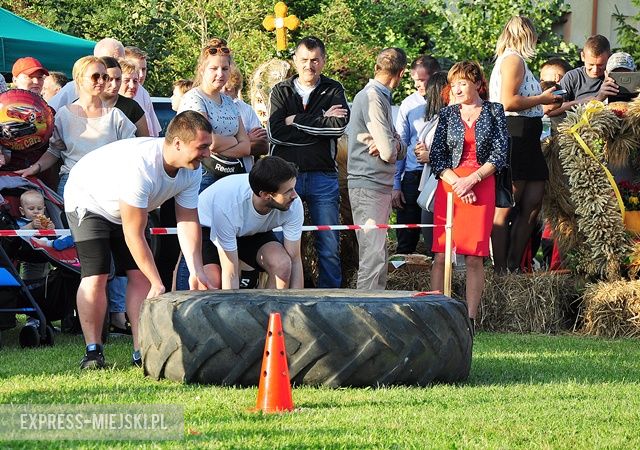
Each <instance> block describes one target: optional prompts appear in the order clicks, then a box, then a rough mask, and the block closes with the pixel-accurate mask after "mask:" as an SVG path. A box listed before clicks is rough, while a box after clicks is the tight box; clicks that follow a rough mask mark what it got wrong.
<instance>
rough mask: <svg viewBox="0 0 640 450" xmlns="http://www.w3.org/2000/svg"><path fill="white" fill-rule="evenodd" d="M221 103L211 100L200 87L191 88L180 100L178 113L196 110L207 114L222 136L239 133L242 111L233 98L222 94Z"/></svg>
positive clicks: (216, 131)
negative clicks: (239, 120)
mask: <svg viewBox="0 0 640 450" xmlns="http://www.w3.org/2000/svg"><path fill="white" fill-rule="evenodd" d="M220 98H221V99H222V103H221V104H217V103H216V102H214V101H213V100H211V99H210V98H209V97H208V96H207V95H206V94H205V93H204V92H202V91H201V90H200V88H194V89H191V90H190V91H189V92H187V93H186V94H184V96H183V97H182V100H180V107H179V108H178V114H179V113H181V112H182V111H196V112H199V113H202V114H205V115H206V116H207V118H208V119H209V122H210V123H211V126H212V127H213V132H214V133H215V134H219V135H220V136H235V135H236V134H238V123H239V122H238V119H239V118H240V112H239V111H238V107H237V106H236V104H235V103H233V99H232V98H231V97H229V96H228V95H224V94H220Z"/></svg>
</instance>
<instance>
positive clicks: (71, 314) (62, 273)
mask: <svg viewBox="0 0 640 450" xmlns="http://www.w3.org/2000/svg"><path fill="white" fill-rule="evenodd" d="M29 189H34V190H37V191H39V192H41V193H42V195H43V197H44V199H45V206H46V210H47V213H48V216H49V218H50V220H51V221H52V222H53V224H54V226H55V228H56V229H60V228H67V226H66V220H65V216H64V212H63V207H62V199H61V198H60V197H59V196H58V195H57V194H56V193H55V192H54V191H53V190H51V189H50V188H49V187H47V186H46V185H45V184H44V183H42V182H41V181H40V180H38V179H37V178H31V177H30V178H23V177H21V176H19V175H16V174H15V173H12V172H0V228H2V229H5V230H6V229H13V230H16V229H18V226H17V222H16V220H17V219H18V218H19V217H20V212H19V206H20V196H21V195H22V193H23V192H25V191H26V190H29ZM50 243H51V241H50V240H49V239H47V238H42V237H40V238H38V237H29V236H20V237H2V238H0V246H1V247H2V248H1V251H0V332H1V331H2V330H7V329H10V328H15V326H16V323H17V322H16V318H15V314H16V313H22V314H27V315H29V316H31V317H33V318H35V319H38V320H39V325H38V327H37V332H38V338H39V339H38V340H36V342H38V343H34V342H33V336H32V335H31V336H30V337H31V339H29V340H28V341H27V340H26V339H24V340H23V335H25V334H23V332H25V331H29V332H30V333H32V330H25V328H26V327H25V328H23V330H21V333H20V344H21V345H22V346H23V347H24V346H36V345H52V344H53V327H52V326H51V322H53V321H56V320H61V321H62V323H61V327H62V330H63V331H67V332H78V331H79V329H80V327H79V322H78V320H77V314H76V312H75V296H76V292H77V289H78V285H79V284H80V263H79V260H78V256H77V253H76V249H75V246H71V247H68V248H64V249H60V250H59V249H57V248H55V247H54V246H51V245H50ZM16 261H21V262H28V263H45V262H46V263H50V264H51V266H53V269H52V270H50V271H49V273H48V274H47V275H46V276H45V277H44V278H40V279H34V280H27V281H24V280H22V279H21V278H20V276H19V273H18V270H17V269H16V266H15V263H16ZM3 281H4V283H5V284H3V283H2V282H3Z"/></svg>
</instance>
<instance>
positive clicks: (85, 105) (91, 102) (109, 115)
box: [19, 56, 136, 196]
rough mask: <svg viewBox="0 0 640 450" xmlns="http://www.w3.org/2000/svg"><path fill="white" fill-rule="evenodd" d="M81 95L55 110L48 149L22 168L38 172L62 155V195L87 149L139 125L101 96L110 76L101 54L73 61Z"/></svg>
mask: <svg viewBox="0 0 640 450" xmlns="http://www.w3.org/2000/svg"><path fill="white" fill-rule="evenodd" d="M73 79H74V82H75V83H76V85H77V87H78V96H79V98H78V99H77V100H76V101H75V102H73V103H71V104H70V105H67V106H63V107H62V108H60V110H59V111H58V112H57V113H56V116H55V127H54V130H53V136H52V137H51V140H50V141H49V150H47V151H46V152H45V153H44V154H43V155H42V156H41V157H40V159H39V160H38V161H37V162H35V163H34V164H33V165H31V166H30V167H28V168H26V169H24V170H21V171H19V173H20V174H22V175H23V176H30V175H35V174H37V173H39V172H42V171H43V170H47V169H48V168H49V167H51V166H53V165H54V164H55V163H56V162H57V161H58V160H59V159H62V167H61V168H60V182H59V184H58V194H60V196H63V194H64V186H65V184H66V183H67V178H68V177H69V171H70V170H71V168H72V167H73V166H74V165H75V163H77V162H78V161H79V160H80V158H82V157H83V156H84V155H86V154H87V153H89V152H91V151H93V150H95V149H97V148H99V147H102V146H103V145H106V144H110V143H111V142H114V141H117V140H120V139H127V138H132V137H135V133H136V127H135V125H134V124H133V123H131V121H130V120H129V119H127V117H126V116H125V115H124V113H123V112H122V111H120V110H119V109H116V108H108V107H105V105H104V104H103V102H102V99H101V98H100V96H101V94H102V91H103V90H104V87H105V84H106V82H107V80H108V79H109V75H107V69H106V67H105V65H104V63H103V62H102V61H101V60H100V58H98V57H96V56H85V57H83V58H80V59H79V60H77V61H76V63H75V64H74V65H73Z"/></svg>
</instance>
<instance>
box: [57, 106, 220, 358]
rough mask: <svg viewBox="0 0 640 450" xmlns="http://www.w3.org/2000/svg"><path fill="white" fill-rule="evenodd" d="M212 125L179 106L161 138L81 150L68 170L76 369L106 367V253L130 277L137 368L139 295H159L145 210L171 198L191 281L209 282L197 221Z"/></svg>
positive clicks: (128, 295) (160, 286)
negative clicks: (80, 354)
mask: <svg viewBox="0 0 640 450" xmlns="http://www.w3.org/2000/svg"><path fill="white" fill-rule="evenodd" d="M211 132H212V129H211V125H210V124H209V121H208V120H207V119H205V118H204V117H203V116H202V115H201V114H199V113H197V112H194V111H185V112H183V113H181V114H178V115H177V116H176V117H175V118H174V119H173V120H172V121H171V123H170V124H169V127H168V129H167V136H166V138H164V139H163V138H134V139H124V140H120V141H116V142H113V143H111V144H108V145H105V146H103V147H101V148H99V149H97V150H94V151H93V152H91V153H89V154H88V155H86V156H84V157H83V158H82V159H81V160H80V161H78V163H77V164H76V165H75V166H74V167H73V168H72V169H71V172H70V174H69V181H68V182H67V185H66V187H65V195H64V206H65V212H66V214H67V219H68V220H69V226H70V228H71V233H72V235H73V238H74V241H75V243H76V247H77V250H78V257H79V258H80V266H81V276H82V280H81V282H80V287H79V288H78V295H77V307H78V314H79V316H80V324H81V325H82V333H83V334H84V339H85V342H86V345H87V349H86V354H85V356H84V358H83V359H82V362H81V363H80V367H81V368H82V369H90V368H103V367H104V366H105V362H104V355H103V349H102V338H101V330H102V324H103V321H104V317H105V313H106V308H107V298H106V285H107V277H108V276H109V272H110V268H111V255H112V254H113V262H114V265H115V269H116V274H117V275H124V274H126V276H127V278H128V285H127V293H126V303H127V314H128V315H129V319H130V321H131V331H132V334H133V349H134V352H133V357H132V363H133V364H134V365H137V366H140V365H141V364H142V359H141V357H140V351H139V344H138V319H139V317H140V307H141V305H142V302H143V301H144V299H145V298H151V297H156V296H158V295H160V294H163V293H164V290H165V288H164V285H163V284H162V280H161V279H160V275H159V274H158V269H157V268H156V265H155V262H154V260H153V255H152V253H151V249H150V248H149V244H148V242H147V241H146V239H145V232H146V229H147V213H148V212H149V211H152V210H154V209H156V208H158V207H159V206H160V205H161V204H162V203H163V202H164V201H165V200H168V199H169V198H173V197H175V204H176V206H175V209H176V219H177V227H178V240H179V241H180V246H181V248H182V253H183V254H184V256H185V258H186V261H187V266H188V267H189V271H190V273H191V274H192V275H191V277H190V279H189V286H190V287H191V288H192V289H195V288H197V287H199V286H202V288H213V285H212V284H211V282H210V281H209V279H208V278H207V276H206V274H205V273H204V269H203V266H202V254H201V247H202V245H201V244H202V238H201V234H200V223H199V222H198V212H197V209H196V208H197V206H198V187H199V186H200V180H201V177H202V172H201V169H200V163H201V161H202V160H203V159H204V158H206V157H208V156H209V153H210V151H211V145H212V137H211Z"/></svg>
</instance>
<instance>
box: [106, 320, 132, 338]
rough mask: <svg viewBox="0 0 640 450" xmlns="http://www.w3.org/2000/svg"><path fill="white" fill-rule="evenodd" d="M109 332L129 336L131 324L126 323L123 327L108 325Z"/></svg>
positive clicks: (112, 334)
mask: <svg viewBox="0 0 640 450" xmlns="http://www.w3.org/2000/svg"><path fill="white" fill-rule="evenodd" d="M109 334H110V335H111V336H131V334H132V333H131V325H129V324H128V323H127V324H126V325H125V328H120V327H117V326H115V325H109Z"/></svg>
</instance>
